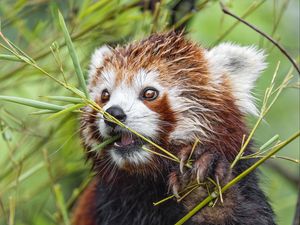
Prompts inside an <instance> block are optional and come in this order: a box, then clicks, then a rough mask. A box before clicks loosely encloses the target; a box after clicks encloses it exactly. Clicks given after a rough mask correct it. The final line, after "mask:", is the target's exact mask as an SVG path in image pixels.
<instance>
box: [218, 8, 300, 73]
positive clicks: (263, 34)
mask: <svg viewBox="0 0 300 225" xmlns="http://www.w3.org/2000/svg"><path fill="white" fill-rule="evenodd" d="M220 5H221V9H222V11H223V12H224V13H225V14H227V15H229V16H232V17H233V18H235V19H237V20H238V21H240V22H242V23H243V24H245V25H247V26H248V27H250V28H251V29H253V30H254V31H256V32H257V33H259V34H260V35H262V36H263V37H265V38H266V39H268V40H269V41H270V42H271V43H272V44H273V45H275V46H276V47H277V48H278V49H279V50H280V51H281V52H282V54H283V55H285V56H286V57H287V59H288V60H289V61H290V62H291V63H292V64H293V66H294V67H295V69H296V70H297V72H298V74H299V76H300V68H299V67H298V65H297V63H296V62H295V60H294V59H293V58H292V57H291V56H290V54H289V53H288V52H287V51H286V50H285V49H284V48H283V47H282V46H281V45H280V44H279V43H278V42H277V41H275V40H274V39H273V38H272V37H271V36H269V35H267V34H266V33H264V32H263V31H261V30H260V29H258V28H257V27H255V26H254V25H252V24H250V23H248V22H247V21H246V20H244V19H242V18H240V17H239V16H237V15H235V14H233V13H232V12H230V11H229V10H228V9H227V8H226V6H225V5H224V4H223V3H222V2H220Z"/></svg>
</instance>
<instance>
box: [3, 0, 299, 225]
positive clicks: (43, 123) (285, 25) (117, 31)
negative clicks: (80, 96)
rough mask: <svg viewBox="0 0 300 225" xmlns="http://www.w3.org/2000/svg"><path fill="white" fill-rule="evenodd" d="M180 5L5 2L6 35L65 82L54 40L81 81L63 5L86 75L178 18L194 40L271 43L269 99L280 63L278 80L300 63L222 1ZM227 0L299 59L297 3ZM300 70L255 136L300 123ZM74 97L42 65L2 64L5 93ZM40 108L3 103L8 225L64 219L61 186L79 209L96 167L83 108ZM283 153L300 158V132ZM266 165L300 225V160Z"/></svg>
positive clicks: (273, 191) (284, 132) (260, 87)
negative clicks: (103, 52) (85, 138)
mask: <svg viewBox="0 0 300 225" xmlns="http://www.w3.org/2000/svg"><path fill="white" fill-rule="evenodd" d="M145 2H146V3H145ZM178 2H180V1H178V0H177V1H163V2H162V3H161V4H159V5H158V4H157V5H156V6H157V7H154V9H153V7H152V9H153V10H152V11H151V10H149V9H148V8H151V7H150V6H151V5H150V6H149V5H148V4H147V1H144V3H141V1H129V0H118V1H117V0H102V1H92V0H83V1H76V0H68V1H67V0H66V1H58V0H57V1H51V0H31V1H29V0H28V1H26V0H15V1H13V0H1V1H0V18H1V32H2V33H3V34H4V35H5V36H6V37H7V38H8V39H9V40H11V41H12V42H13V43H14V44H16V45H17V46H19V47H20V48H21V49H22V50H24V51H25V52H26V53H27V54H28V55H29V56H31V57H32V58H34V59H36V61H37V62H38V64H39V65H40V66H41V67H42V68H44V69H45V70H46V71H48V72H50V73H51V74H53V75H54V76H56V77H57V78H59V79H62V75H61V70H60V64H57V63H56V61H55V58H54V56H53V54H52V53H51V51H50V46H53V43H54V42H55V43H57V44H58V45H60V48H59V55H60V57H61V66H62V68H63V70H64V73H65V74H66V77H67V81H68V82H69V83H72V84H74V85H76V84H77V80H76V76H75V73H74V69H73V65H72V62H71V59H70V56H69V55H68V52H67V48H66V47H65V46H64V42H63V40H64V39H63V34H62V32H61V30H60V28H59V26H58V20H57V8H59V9H60V10H61V11H62V13H63V15H64V18H65V20H66V23H67V26H68V29H69V31H70V33H71V35H72V39H73V41H74V44H75V47H76V50H77V53H78V55H79V58H80V61H81V65H82V67H83V68H84V72H85V74H86V72H87V68H88V61H89V57H90V54H91V52H92V51H93V49H94V48H95V47H97V46H100V45H102V44H104V43H106V44H109V45H112V46H115V45H116V44H122V43H126V42H128V41H131V40H135V39H140V38H142V37H145V36H147V35H148V34H150V33H151V32H155V31H164V30H168V29H170V28H172V26H173V25H174V23H173V25H172V22H174V21H175V25H174V26H175V27H178V26H180V25H181V24H182V23H183V22H186V25H187V28H186V32H187V35H188V36H189V38H191V39H193V40H195V41H196V42H198V43H199V44H201V45H203V46H204V47H207V48H209V47H212V46H214V45H216V44H218V43H219V42H224V41H230V42H234V43H238V44H242V45H257V46H259V47H260V48H262V49H264V50H265V52H266V53H267V54H268V57H267V62H268V65H269V66H268V69H267V70H266V71H265V72H264V73H263V74H262V77H261V78H260V79H259V80H258V82H257V87H256V88H255V90H254V95H255V96H256V98H257V105H258V106H260V104H261V100H262V97H263V94H264V91H265V89H266V88H267V86H268V84H269V83H270V80H271V78H272V75H273V73H274V71H275V68H276V65H277V63H278V61H280V67H279V71H278V82H279V81H281V80H282V79H283V77H284V76H285V75H286V73H287V72H288V70H289V69H290V68H291V63H290V62H289V61H288V60H287V59H286V58H285V57H284V56H283V55H282V54H281V53H280V52H279V51H278V49H276V48H274V46H273V45H272V44H270V43H269V42H268V41H266V40H265V39H264V38H262V37H261V36H260V35H259V34H258V33H256V32H255V31H253V30H251V29H250V28H249V27H247V26H245V25H243V24H241V23H237V22H236V20H235V19H233V18H231V17H229V16H227V15H224V14H223V13H222V11H221V9H220V5H219V3H218V1H214V0H211V1H207V0H202V1H196V3H195V8H194V9H193V10H192V11H191V10H189V2H190V1H185V4H181V5H180V7H177V5H178V4H177V3H178ZM224 3H225V4H226V6H227V7H228V8H229V9H230V10H231V11H232V12H234V13H235V14H237V15H239V16H243V18H245V19H246V20H247V21H248V22H250V23H252V24H254V25H256V26H257V27H259V28H260V29H261V30H263V31H264V32H265V33H267V34H269V35H271V36H272V37H273V38H274V39H275V40H277V41H278V42H279V43H280V44H281V45H282V46H283V47H284V48H285V49H286V50H287V51H288V52H289V53H290V54H291V56H292V57H293V58H294V59H296V60H298V61H297V62H298V65H299V50H300V44H299V38H300V37H299V1H298V0H282V1H278V0H273V1H272V0H266V1H263V0H262V1H250V0H244V1H238V0H231V1H224ZM174 13H175V16H174V18H173V20H172V14H174ZM1 43H3V41H2V40H1ZM4 53H5V54H7V51H5V49H3V48H1V50H0V54H4ZM294 75H295V76H294V78H293V80H292V82H291V84H290V87H289V88H287V89H285V90H284V91H283V93H282V95H281V96H280V97H279V99H278V101H277V102H276V104H275V105H274V106H273V107H272V109H271V111H270V113H269V114H268V115H267V117H266V118H265V120H264V122H263V123H262V125H261V126H260V127H259V129H258V131H257V133H256V134H255V141H256V144H257V146H260V145H261V144H263V143H265V142H266V141H267V140H269V139H270V138H271V137H273V136H274V135H276V134H279V136H280V140H285V139H286V138H288V137H289V136H290V135H292V134H293V133H295V132H296V131H297V130H299V123H300V121H299V76H298V75H297V73H296V72H294ZM297 87H298V88H297ZM70 94H71V93H70V92H67V91H66V90H64V89H63V88H62V87H61V86H59V85H57V84H56V83H55V82H53V81H52V80H51V79H49V78H47V77H46V76H44V75H42V74H41V73H40V72H39V71H38V70H36V69H34V68H33V67H30V66H25V64H24V63H20V62H12V61H0V95H13V96H21V97H26V98H33V99H41V100H44V99H43V97H42V96H49V95H67V96H70ZM56 103H57V102H56ZM35 111H36V110H35V109H32V108H28V107H25V106H20V105H16V104H12V103H6V102H0V132H1V137H0V224H18V225H19V224H20V225H21V224H30V225H31V224H37V225H43V224H64V221H63V220H62V218H61V214H60V213H61V211H60V210H59V209H60V206H59V205H57V202H58V201H57V198H56V197H55V193H54V189H53V187H54V184H58V185H59V188H61V190H62V193H63V197H64V199H65V202H66V205H67V206H66V207H67V208H68V210H69V212H71V207H72V205H73V203H74V199H76V196H77V194H78V192H79V191H80V188H81V187H83V186H84V184H85V183H86V182H87V179H88V177H89V174H90V173H91V172H90V164H89V163H86V162H85V157H84V154H83V149H82V147H81V145H80V140H79V136H78V115H76V114H69V115H64V116H63V117H59V118H55V119H48V118H47V117H48V116H47V115H43V116H41V115H33V114H32V113H33V112H35ZM255 121H256V118H254V117H249V119H248V123H249V128H251V127H252V126H253V123H254V122H255ZM278 155H281V156H288V157H291V158H294V159H299V139H298V140H296V141H294V142H293V143H291V144H290V145H288V146H287V147H286V148H285V149H283V150H282V151H281V152H280V153H279V154H278ZM261 170H262V173H261V180H262V184H261V185H262V187H263V189H264V190H265V192H266V194H267V196H268V197H269V198H270V201H271V203H272V206H273V208H274V210H275V213H276V215H277V221H278V224H280V225H287V224H291V223H292V220H293V215H294V211H295V205H296V201H297V190H298V188H297V181H298V180H299V164H296V163H293V162H290V161H285V160H281V159H274V160H273V159H271V160H269V162H267V163H266V164H265V165H264V166H263V167H262V168H261ZM56 187H57V186H56ZM254 216H255V215H254Z"/></svg>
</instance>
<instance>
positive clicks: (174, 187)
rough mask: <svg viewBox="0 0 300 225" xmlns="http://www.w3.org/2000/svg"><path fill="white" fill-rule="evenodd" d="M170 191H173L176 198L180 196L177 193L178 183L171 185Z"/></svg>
mask: <svg viewBox="0 0 300 225" xmlns="http://www.w3.org/2000/svg"><path fill="white" fill-rule="evenodd" d="M172 191H173V194H174V196H175V197H176V198H180V195H179V187H178V185H173V187H172Z"/></svg>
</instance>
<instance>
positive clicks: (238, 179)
mask: <svg viewBox="0 0 300 225" xmlns="http://www.w3.org/2000/svg"><path fill="white" fill-rule="evenodd" d="M299 136H300V132H299V131H298V132H297V133H295V134H294V135H292V136H291V137H290V138H289V139H287V140H286V141H284V142H282V143H280V144H279V145H276V146H275V147H274V148H273V149H272V150H271V151H270V152H269V153H268V154H267V155H266V157H264V158H262V159H260V160H258V161H257V162H256V163H254V164H253V165H252V166H251V167H249V168H248V169H247V170H245V171H244V172H242V173H241V174H239V175H238V176H237V177H235V178H234V179H232V180H231V181H229V182H228V183H227V184H226V185H225V186H224V187H223V188H222V189H221V193H224V192H225V191H227V190H228V189H229V188H230V187H232V186H233V185H234V184H236V183H237V182H239V181H240V180H241V179H243V178H244V177H245V176H247V175H248V174H249V173H251V172H252V171H253V170H255V169H256V168H257V167H258V166H260V165H261V164H262V163H263V162H265V161H266V160H267V159H269V158H270V157H271V156H272V155H274V154H276V153H277V152H278V151H279V150H281V149H282V148H283V147H285V146H286V145H288V144H289V143H291V142H292V141H293V140H295V139H296V138H298V137H299ZM216 197H217V196H213V195H209V196H208V197H206V198H205V199H204V200H203V201H202V202H200V203H199V204H198V205H197V206H196V207H195V208H193V209H192V210H191V211H190V212H189V213H188V214H186V215H185V216H184V217H182V218H181V219H180V220H179V221H178V222H177V223H176V224H175V225H181V224H184V223H185V222H186V221H187V220H188V219H190V218H191V217H192V216H193V215H195V214H196V213H197V212H198V211H199V210H200V209H202V208H203V207H204V206H206V205H207V204H208V203H209V202H211V201H212V200H213V199H215V198H216Z"/></svg>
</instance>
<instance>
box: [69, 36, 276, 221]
mask: <svg viewBox="0 0 300 225" xmlns="http://www.w3.org/2000/svg"><path fill="white" fill-rule="evenodd" d="M227 47H228V46H225V47H224V48H223V47H222V48H219V49H216V50H215V51H216V53H218V52H219V51H220V49H221V51H223V50H224V51H225V52H226V51H227V50H226V49H227ZM244 50H245V52H247V51H249V54H248V56H251V54H252V53H253V52H252V50H251V49H250V50H249V49H244ZM98 54H100V56H101V57H102V58H101V60H100V59H99V61H92V67H91V69H90V73H91V74H92V76H90V81H89V82H90V85H89V88H90V92H91V94H92V96H93V97H94V100H95V101H96V102H97V103H98V104H99V105H100V106H101V107H103V106H104V105H103V104H102V103H101V102H100V101H99V95H98V89H97V87H98V86H99V84H100V83H101V73H103V71H105V70H107V69H108V68H114V69H115V70H116V71H118V74H117V75H116V76H117V78H116V85H118V83H121V82H123V81H124V80H125V81H126V82H129V83H130V82H132V80H134V76H135V74H136V73H137V72H138V71H140V70H141V69H143V70H146V71H153V70H155V71H157V72H158V73H159V78H158V79H159V82H160V83H161V84H162V85H164V86H165V87H167V89H168V90H169V91H170V92H171V91H173V92H172V93H174V96H173V95H170V93H169V95H163V96H161V97H160V98H159V99H158V100H157V101H156V102H153V103H147V102H145V105H146V106H147V107H148V108H149V109H151V110H152V111H153V112H156V113H157V114H158V115H160V116H159V120H160V121H161V122H160V125H159V126H160V132H159V135H158V138H157V139H156V140H155V142H156V143H157V144H159V145H161V146H162V147H164V148H165V149H167V150H169V151H170V152H172V153H173V154H175V155H177V156H178V157H179V158H180V159H182V160H183V161H184V160H186V159H187V158H188V156H189V155H190V151H191V146H192V145H193V143H194V141H195V139H196V138H199V139H200V141H201V144H199V145H198V146H197V148H196V150H195V152H194V154H193V155H192V159H193V161H194V163H193V168H192V169H185V170H184V171H181V170H180V167H179V165H178V163H174V162H172V161H170V160H167V159H163V158H161V157H158V156H154V157H152V159H151V161H150V162H149V163H148V164H147V165H125V167H124V168H123V169H122V170H121V169H118V168H117V167H116V166H115V164H113V163H112V162H111V160H110V159H109V157H108V151H107V150H106V149H104V150H103V151H102V152H101V153H95V152H91V151H90V150H91V148H92V147H93V146H94V144H97V143H99V142H101V141H102V139H103V137H102V136H101V134H99V132H98V127H97V124H96V118H97V117H98V114H97V112H96V111H94V110H92V109H90V108H88V107H87V108H86V109H85V113H84V115H83V117H82V122H81V135H82V139H83V144H84V146H85V148H86V149H87V156H88V158H89V159H91V160H92V162H93V167H94V170H95V172H96V173H97V175H96V178H95V181H94V182H93V183H92V184H91V186H90V187H89V188H87V189H86V191H85V193H84V194H83V195H82V197H81V199H80V200H79V203H78V207H77V208H76V209H75V211H74V216H73V224H74V225H99V224H101V225H105V224H112V225H114V224H116V225H117V224H125V225H126V224H128V225H129V224H132V225H146V224H158V225H160V224H161V225H169V224H174V223H175V222H176V221H178V220H179V219H180V218H181V217H182V216H184V215H185V214H186V213H187V212H188V211H189V210H191V209H192V208H193V207H194V206H195V205H196V204H198V203H199V202H201V200H203V199H204V198H205V197H206V196H207V190H206V188H203V187H200V188H198V189H197V190H195V191H194V192H193V193H192V194H191V195H189V196H188V197H186V198H185V199H184V200H183V201H181V202H180V203H177V202H176V200H175V199H172V200H169V201H167V202H165V203H164V204H161V205H159V206H153V204H152V203H153V202H155V201H158V200H161V199H163V198H164V197H167V196H169V195H170V194H172V192H173V193H176V192H177V193H178V192H180V190H183V189H184V188H185V187H186V186H188V185H189V184H190V183H191V182H194V181H195V180H197V179H198V180H201V181H207V178H208V177H210V178H212V179H214V180H216V179H218V180H219V182H220V184H221V185H224V184H226V183H227V182H228V181H229V180H230V179H232V178H233V177H235V176H236V175H238V174H239V173H241V172H242V171H244V170H245V169H247V168H248V167H249V166H251V165H252V164H253V163H254V162H253V160H243V161H240V162H239V163H238V164H237V165H236V166H235V167H234V168H233V170H232V171H231V170H230V168H229V166H230V162H232V160H233V159H234V157H235V156H236V154H237V152H238V150H239V149H240V146H241V144H242V143H241V142H242V139H243V135H245V134H247V129H246V126H245V122H244V116H245V113H246V112H247V109H248V106H249V107H250V109H251V111H253V112H254V111H255V110H253V103H252V102H251V96H250V95H249V93H246V94H241V93H240V90H239V86H237V87H236V86H235V85H233V82H234V81H235V79H237V76H236V73H237V74H240V75H241V76H242V75H243V73H244V74H247V73H248V71H247V68H248V67H249V68H252V67H253V65H252V64H251V65H250V64H249V66H248V67H247V65H246V66H245V64H244V63H243V61H241V60H239V57H233V58H230V60H229V61H230V62H231V64H230V63H229V62H228V63H225V64H224V67H222V68H224V71H221V72H220V70H219V69H218V66H217V65H216V64H214V63H219V61H218V60H219V59H216V60H215V61H214V60H212V59H210V57H211V56H209V54H207V52H206V50H204V49H202V48H201V47H199V46H198V45H196V44H194V43H192V42H190V41H187V40H186V39H185V38H184V37H183V35H182V34H175V33H173V32H170V33H166V34H155V35H152V36H150V37H149V38H147V39H145V40H142V41H140V42H134V43H132V44H129V45H127V46H124V47H116V48H115V49H109V48H102V50H101V51H99V52H98ZM95 55H96V54H95ZM225 55H226V54H225ZM252 55H255V54H252ZM100 56H99V55H98V56H97V57H100ZM258 56H260V55H259V54H258ZM258 56H257V57H258ZM242 60H245V59H242ZM100 61H101V63H100ZM246 61H247V60H246ZM250 61H251V60H249V63H250ZM93 63H94V64H93ZM247 63H248V61H247ZM253 63H255V60H254V61H253ZM242 65H244V66H245V69H242V68H241V67H242ZM228 66H229V67H230V68H229V70H227V69H226V68H227V67H228ZM234 66H237V67H238V68H237V69H236V70H234V69H232V68H231V67H233V68H235V67H234ZM262 68H263V64H259V66H257V71H256V72H255V74H254V75H256V74H258V73H259V72H260V71H261V69H262ZM215 70H217V71H218V72H219V73H220V74H218V72H214V74H211V73H212V71H215ZM124 71H126V73H125V72H124ZM251 71H252V70H251ZM228 73H230V74H228ZM250 73H251V72H250ZM125 74H126V75H125ZM245 76H246V75H245ZM245 79H246V80H247V78H245ZM255 79H256V78H255ZM255 79H254V78H253V81H254V80H255ZM251 82H252V81H251ZM242 85H243V87H244V89H247V90H248V89H249V90H250V89H251V87H252V85H253V84H252V83H251V84H250V81H249V85H248V84H247V83H245V84H242ZM176 88H178V90H179V91H178V92H177V91H176ZM176 93H180V94H178V96H175V95H176ZM243 102H245V104H243ZM152 150H153V151H158V150H156V149H154V148H152ZM250 153H251V150H250V149H247V151H246V154H250ZM258 183H259V181H258V178H257V175H256V173H251V174H250V175H248V176H247V177H245V178H244V179H243V180H241V181H240V182H239V183H237V184H236V185H235V186H234V187H232V188H231V189H230V190H228V191H227V192H226V193H225V194H224V195H223V198H224V203H221V202H220V201H218V202H217V203H216V204H215V206H214V207H209V206H207V207H205V208H203V209H202V210H201V211H199V212H198V213H197V214H196V215H195V216H194V217H193V218H192V219H191V220H189V221H188V222H187V223H186V224H201V225H212V224H214V225H238V224H245V225H252V224H257V225H273V224H275V222H274V219H273V218H274V215H273V211H272V209H271V207H270V205H269V204H268V202H267V199H266V197H265V195H264V194H263V192H262V191H261V189H260V188H259V184H258ZM210 189H211V190H212V189H213V187H212V186H211V187H210ZM85 218H89V221H92V222H90V223H88V222H86V221H87V219H85Z"/></svg>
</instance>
